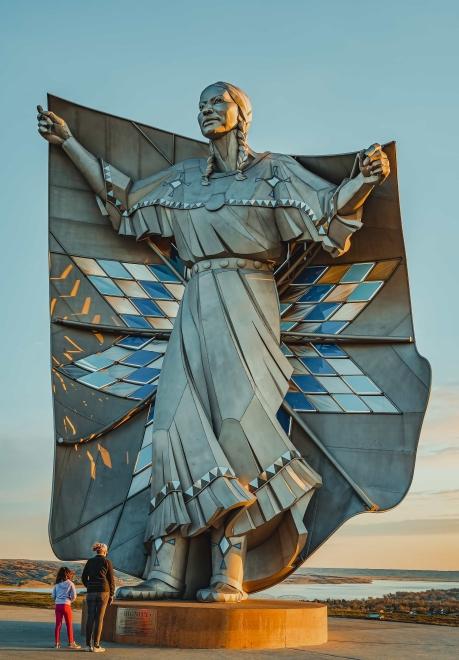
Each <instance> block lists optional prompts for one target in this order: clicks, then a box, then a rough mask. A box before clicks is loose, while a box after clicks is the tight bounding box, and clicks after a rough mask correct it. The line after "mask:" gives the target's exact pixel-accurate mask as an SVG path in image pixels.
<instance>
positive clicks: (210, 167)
mask: <svg viewBox="0 0 459 660" xmlns="http://www.w3.org/2000/svg"><path fill="white" fill-rule="evenodd" d="M214 169H215V148H214V143H213V142H212V140H210V142H209V156H208V158H207V166H206V171H205V173H204V175H203V177H202V179H201V183H202V185H203V186H208V185H209V177H210V175H211V174H212V172H213V171H214Z"/></svg>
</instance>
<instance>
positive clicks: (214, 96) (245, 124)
mask: <svg viewBox="0 0 459 660" xmlns="http://www.w3.org/2000/svg"><path fill="white" fill-rule="evenodd" d="M198 121H199V126H200V128H201V132H202V134H203V135H204V137H206V138H208V139H209V140H215V139H216V138H219V137H221V136H222V135H225V133H228V132H229V131H232V130H233V129H234V128H236V127H237V128H238V130H242V131H243V132H244V133H248V130H249V126H250V122H251V121H252V105H251V103H250V99H249V97H248V96H247V94H246V93H245V92H243V91H242V89H240V88H239V87H236V86H235V85H231V84H230V83H226V82H216V83H213V84H212V85H209V86H208V87H206V88H205V89H204V90H203V91H202V92H201V96H200V99H199V115H198Z"/></svg>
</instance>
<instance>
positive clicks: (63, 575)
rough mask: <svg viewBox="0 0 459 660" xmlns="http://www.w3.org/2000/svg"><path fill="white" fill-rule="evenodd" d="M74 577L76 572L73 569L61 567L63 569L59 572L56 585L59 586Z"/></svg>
mask: <svg viewBox="0 0 459 660" xmlns="http://www.w3.org/2000/svg"><path fill="white" fill-rule="evenodd" d="M74 576H75V572H74V571H72V569H71V568H67V566H61V568H60V569H59V570H58V571H57V575H56V580H55V582H54V584H59V582H65V581H66V580H72V578H73V577H74Z"/></svg>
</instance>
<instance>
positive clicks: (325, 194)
mask: <svg viewBox="0 0 459 660" xmlns="http://www.w3.org/2000/svg"><path fill="white" fill-rule="evenodd" d="M205 167H206V161H205V160H204V159H199V160H198V159H192V160H188V161H185V162H182V163H179V164H177V165H176V166H174V167H172V168H169V169H168V170H166V171H164V172H161V173H159V174H157V175H154V176H153V177H151V178H149V179H146V180H144V181H141V182H138V183H133V182H131V181H130V179H129V178H128V177H126V176H125V175H124V174H122V173H121V172H119V171H118V170H117V169H116V168H113V167H111V166H110V165H109V164H108V163H106V162H103V163H102V169H103V172H104V176H105V181H106V200H107V212H108V213H109V214H110V217H111V219H112V223H113V225H114V227H115V229H117V230H118V232H119V233H120V234H122V235H127V236H132V235H135V236H136V238H137V239H142V238H145V237H148V236H150V237H153V236H160V237H162V238H170V237H173V239H174V240H175V242H176V245H177V249H178V255H179V257H180V258H181V259H182V260H183V261H184V262H185V263H186V264H187V265H188V266H189V267H190V268H191V279H190V281H189V282H188V284H187V286H186V290H185V294H184V297H183V299H182V301H181V304H180V310H179V313H178V316H177V319H176V321H175V324H174V329H173V331H172V334H171V338H170V341H169V345H168V348H167V351H166V355H165V358H164V363H163V366H162V371H161V376H160V379H159V386H158V392H157V396H156V404H155V421H154V427H153V438H152V449H153V457H154V459H153V471H152V480H151V490H152V501H151V504H152V510H151V512H150V515H149V521H148V525H147V530H146V537H145V540H146V541H147V542H149V541H154V540H155V539H158V538H161V537H164V536H166V535H167V534H170V533H171V532H173V531H175V530H177V529H180V531H181V533H182V535H184V536H195V535H197V534H200V533H202V532H204V531H206V530H207V529H208V528H209V526H210V525H212V524H215V523H216V522H217V521H218V519H219V518H222V517H223V516H225V525H226V529H227V530H228V531H227V536H241V535H246V534H248V535H249V538H251V537H254V536H256V538H257V540H258V543H257V554H258V553H261V555H262V554H263V551H264V548H263V543H260V531H259V528H260V527H263V526H265V525H266V524H267V523H270V522H271V521H276V524H277V525H279V524H280V522H281V514H283V513H284V512H286V511H289V510H290V509H291V508H292V507H296V509H297V510H298V511H297V515H296V518H297V519H298V520H302V518H303V516H304V513H305V510H306V507H307V504H308V502H309V500H310V498H311V496H312V494H313V492H314V489H315V488H316V487H318V486H320V483H321V480H320V476H319V475H318V474H317V473H316V472H315V471H314V470H312V469H311V468H310V467H309V466H308V464H307V463H306V461H305V460H304V459H303V458H302V457H301V455H300V454H299V452H298V451H297V450H296V448H295V446H294V445H293V444H292V442H291V440H290V439H289V438H288V436H287V434H286V432H285V431H284V429H283V428H282V426H281V424H280V422H279V420H278V419H277V412H278V410H279V408H280V406H281V404H282V401H283V399H284V397H285V395H286V394H287V391H288V388H289V380H290V377H291V375H292V371H293V369H292V367H291V365H290V363H289V362H288V360H287V358H286V357H285V355H284V354H283V352H282V350H281V347H280V314H279V302H278V295H277V287H276V283H275V280H274V277H273V268H274V265H275V264H276V263H278V262H279V261H280V260H281V259H282V257H283V254H284V250H285V247H284V246H285V243H286V242H288V241H289V240H293V239H297V240H302V241H304V240H308V241H311V240H316V241H320V242H322V241H323V240H324V238H327V235H326V233H322V234H319V229H318V227H320V226H323V224H325V223H327V224H329V223H331V222H341V224H342V226H343V228H346V229H347V232H346V236H345V239H344V242H345V241H346V239H347V237H348V236H349V235H350V234H351V233H352V232H353V231H354V230H355V229H356V228H359V227H360V222H359V221H358V220H356V219H355V218H354V217H353V218H352V219H339V218H338V217H336V214H334V213H333V203H332V200H333V199H334V193H335V191H336V187H335V186H332V185H331V184H329V183H327V182H326V181H324V180H322V179H320V178H319V177H317V176H315V175H313V174H311V173H310V172H308V171H307V170H305V169H304V168H302V167H301V166H299V165H298V163H297V162H296V161H295V160H294V159H293V158H291V157H289V156H281V155H275V154H261V155H259V156H257V157H255V159H254V160H253V162H252V163H251V165H249V166H248V167H247V168H246V169H245V170H244V175H245V178H244V180H238V179H237V178H236V174H237V173H236V172H233V173H228V174H216V175H214V176H213V177H212V178H211V180H210V185H209V186H203V185H202V176H203V173H204V172H205ZM345 223H353V224H351V226H350V228H349V226H348V225H347V224H345ZM326 247H327V248H329V249H330V250H331V249H333V250H335V251H340V247H341V246H337V245H335V244H332V243H331V241H330V240H329V239H327V243H326ZM273 466H275V467H276V468H277V467H280V468H281V469H278V470H277V471H275V468H274V467H273ZM270 470H271V471H270ZM229 512H231V515H230V516H228V513H229ZM294 518H295V516H294ZM300 527H301V529H298V531H297V536H298V537H301V538H302V539H303V544H304V540H305V530H304V528H303V526H302V524H301V526H300ZM271 533H272V525H271ZM295 545H296V547H297V552H299V551H301V549H302V544H301V543H298V540H297V539H295ZM267 565H268V566H269V562H267ZM276 572H277V571H276ZM264 577H265V578H267V576H264ZM258 579H260V576H258Z"/></svg>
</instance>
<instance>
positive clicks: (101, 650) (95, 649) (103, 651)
mask: <svg viewBox="0 0 459 660" xmlns="http://www.w3.org/2000/svg"><path fill="white" fill-rule="evenodd" d="M92 652H93V653H105V649H104V648H102V646H95V647H94V648H93V650H92Z"/></svg>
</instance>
